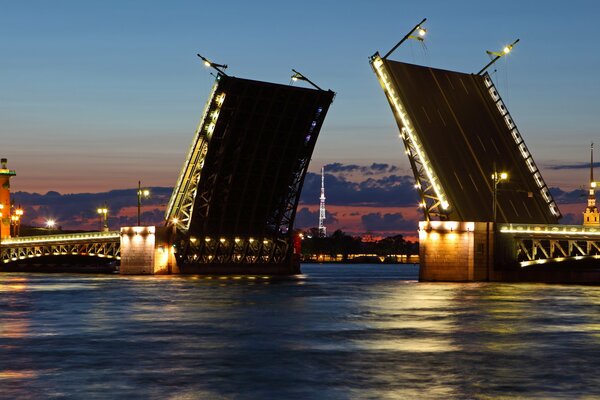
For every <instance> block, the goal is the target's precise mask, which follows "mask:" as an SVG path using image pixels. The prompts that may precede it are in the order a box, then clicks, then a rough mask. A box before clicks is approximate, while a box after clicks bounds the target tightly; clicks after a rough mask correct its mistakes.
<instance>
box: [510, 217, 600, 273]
mask: <svg viewBox="0 0 600 400" xmlns="http://www.w3.org/2000/svg"><path fill="white" fill-rule="evenodd" d="M498 228H499V229H498V230H499V232H500V234H506V235H512V237H513V240H514V244H515V251H516V257H517V261H518V262H519V263H520V265H521V266H522V267H526V266H528V265H533V264H544V263H547V262H561V261H567V260H577V261H579V260H583V259H600V227H598V228H595V227H589V226H582V225H558V224H554V225H545V224H499V226H498Z"/></svg>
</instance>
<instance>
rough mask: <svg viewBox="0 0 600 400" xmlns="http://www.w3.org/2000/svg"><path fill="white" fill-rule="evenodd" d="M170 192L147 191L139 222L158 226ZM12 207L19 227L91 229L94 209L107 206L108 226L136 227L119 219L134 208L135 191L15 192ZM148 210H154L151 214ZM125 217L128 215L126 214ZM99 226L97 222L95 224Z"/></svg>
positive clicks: (131, 219)
mask: <svg viewBox="0 0 600 400" xmlns="http://www.w3.org/2000/svg"><path fill="white" fill-rule="evenodd" d="M172 191H173V188H169V187H166V188H165V187H153V188H150V193H151V195H150V197H148V198H145V199H144V200H143V203H142V204H143V206H144V212H143V213H142V220H143V221H144V223H147V224H162V223H163V221H164V210H165V208H166V204H167V202H168V201H169V198H170V196H171V192H172ZM12 199H13V200H14V201H15V204H17V205H20V206H21V207H23V209H24V211H25V212H24V215H23V223H24V224H31V223H32V222H33V221H36V222H37V223H36V225H39V224H40V221H45V220H46V219H47V218H52V219H55V220H56V221H57V223H58V224H60V225H61V226H62V227H63V228H64V229H81V228H82V227H85V226H88V227H89V224H90V221H91V223H92V224H93V227H94V228H95V225H96V222H98V213H97V211H96V210H97V209H98V207H100V206H103V205H104V204H106V205H107V206H108V209H109V210H110V211H109V214H108V217H109V219H108V222H109V226H126V225H134V224H136V223H137V216H124V215H120V214H121V212H122V211H123V210H124V209H126V208H135V207H137V189H123V190H111V191H109V192H103V193H76V194H60V193H58V192H48V193H46V194H39V193H27V192H15V193H13V194H12ZM148 206H155V207H154V208H153V209H152V211H149V210H148ZM129 214H132V213H131V212H129ZM98 224H99V222H98Z"/></svg>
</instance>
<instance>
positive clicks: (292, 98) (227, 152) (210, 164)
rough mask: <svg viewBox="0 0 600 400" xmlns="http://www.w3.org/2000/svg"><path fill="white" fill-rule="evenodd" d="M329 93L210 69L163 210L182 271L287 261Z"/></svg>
mask: <svg viewBox="0 0 600 400" xmlns="http://www.w3.org/2000/svg"><path fill="white" fill-rule="evenodd" d="M334 95H335V93H333V92H332V91H329V90H320V89H317V90H315V89H308V88H303V87H295V86H289V85H279V84H274V83H268V82H260V81H253V80H248V79H241V78H236V77H232V76H228V75H224V74H219V75H218V77H217V80H216V82H215V85H214V86H213V89H212V92H211V94H210V97H209V100H208V103H207V105H206V107H205V109H204V112H203V115H202V118H201V120H200V124H199V127H198V129H197V131H196V134H195V137H194V139H193V142H192V145H191V148H190V151H189V154H188V157H187V158H186V160H185V162H184V165H183V168H182V170H181V173H180V175H179V179H178V181H177V185H176V187H175V190H174V191H173V194H172V196H171V199H170V201H169V205H168V208H167V212H166V215H165V217H166V222H167V224H168V225H170V226H174V227H175V228H176V229H175V232H176V238H175V239H174V242H175V248H176V259H177V262H178V264H179V265H180V267H183V269H182V271H187V272H200V273H201V272H202V270H201V266H202V265H207V266H215V265H226V264H229V265H231V264H270V265H273V264H285V263H287V262H288V261H289V259H290V257H291V254H292V249H293V247H292V245H291V243H292V230H293V223H294V219H295V214H296V208H297V205H298V201H299V197H300V192H301V190H302V185H303V182H304V178H305V176H306V172H307V169H308V164H309V162H310V158H311V156H312V153H313V150H314V147H315V144H316V140H317V137H318V135H319V132H320V129H321V126H322V124H323V122H324V119H325V116H326V114H327V110H328V108H329V105H330V104H331V102H332V101H333V97H334ZM186 266H187V267H190V266H191V269H190V268H188V269H187V270H186ZM196 267H198V268H196ZM213 270H214V269H211V271H213ZM224 273H225V271H224Z"/></svg>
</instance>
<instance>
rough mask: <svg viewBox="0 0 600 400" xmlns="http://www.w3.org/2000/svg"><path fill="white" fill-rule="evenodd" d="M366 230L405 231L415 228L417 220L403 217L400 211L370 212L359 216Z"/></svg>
mask: <svg viewBox="0 0 600 400" xmlns="http://www.w3.org/2000/svg"><path fill="white" fill-rule="evenodd" d="M361 220H362V224H363V226H364V228H365V229H366V230H367V231H407V230H415V229H416V228H417V222H416V221H412V220H406V219H404V216H403V215H402V213H391V214H390V213H386V214H383V215H382V214H381V213H370V214H365V215H363V216H362V217H361Z"/></svg>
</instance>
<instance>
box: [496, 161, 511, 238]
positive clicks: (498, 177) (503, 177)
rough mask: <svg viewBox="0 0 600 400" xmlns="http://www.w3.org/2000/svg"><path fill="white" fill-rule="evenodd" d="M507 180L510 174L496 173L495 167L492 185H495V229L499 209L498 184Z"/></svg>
mask: <svg viewBox="0 0 600 400" xmlns="http://www.w3.org/2000/svg"><path fill="white" fill-rule="evenodd" d="M507 179H508V174H507V173H506V172H498V171H496V167H494V173H493V174H492V183H493V184H494V192H493V199H492V209H493V210H494V211H493V212H494V229H496V209H497V208H498V183H500V182H502V181H505V180H507Z"/></svg>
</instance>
